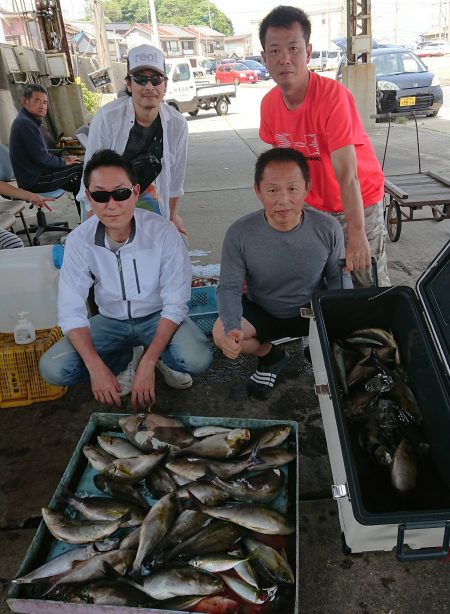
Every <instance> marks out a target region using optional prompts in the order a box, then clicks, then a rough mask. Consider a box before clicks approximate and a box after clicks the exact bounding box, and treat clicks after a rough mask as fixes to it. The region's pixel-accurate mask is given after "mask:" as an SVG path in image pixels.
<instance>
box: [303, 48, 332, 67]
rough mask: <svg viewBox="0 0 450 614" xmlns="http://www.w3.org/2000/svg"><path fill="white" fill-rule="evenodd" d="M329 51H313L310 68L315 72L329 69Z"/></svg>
mask: <svg viewBox="0 0 450 614" xmlns="http://www.w3.org/2000/svg"><path fill="white" fill-rule="evenodd" d="M327 57H328V51H316V50H313V51H312V53H311V57H310V59H309V63H308V68H309V70H312V72H315V71H316V70H326V68H327Z"/></svg>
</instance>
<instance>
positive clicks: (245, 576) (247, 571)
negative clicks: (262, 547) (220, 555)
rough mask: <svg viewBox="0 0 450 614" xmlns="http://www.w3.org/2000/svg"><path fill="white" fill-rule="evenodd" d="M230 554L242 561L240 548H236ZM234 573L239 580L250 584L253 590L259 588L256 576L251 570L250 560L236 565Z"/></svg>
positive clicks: (252, 569) (242, 556) (242, 555)
mask: <svg viewBox="0 0 450 614" xmlns="http://www.w3.org/2000/svg"><path fill="white" fill-rule="evenodd" d="M230 554H234V555H235V556H238V557H240V558H241V559H244V553H243V552H242V548H237V549H236V550H233V551H232V552H230ZM234 571H235V573H236V574H237V575H238V576H239V578H240V579H241V580H244V582H246V583H247V584H251V585H252V586H254V587H255V588H259V581H258V576H257V574H256V572H255V570H254V568H253V563H252V562H251V561H250V560H248V559H247V560H243V561H242V563H239V564H238V565H236V567H235V568H234Z"/></svg>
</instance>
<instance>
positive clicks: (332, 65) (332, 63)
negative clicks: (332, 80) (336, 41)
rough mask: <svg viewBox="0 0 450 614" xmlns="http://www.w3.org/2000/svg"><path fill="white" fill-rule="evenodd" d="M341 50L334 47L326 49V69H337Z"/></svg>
mask: <svg viewBox="0 0 450 614" xmlns="http://www.w3.org/2000/svg"><path fill="white" fill-rule="evenodd" d="M341 55H342V51H341V50H340V49H334V50H333V51H328V55H327V70H337V67H338V66H339V62H340V60H341Z"/></svg>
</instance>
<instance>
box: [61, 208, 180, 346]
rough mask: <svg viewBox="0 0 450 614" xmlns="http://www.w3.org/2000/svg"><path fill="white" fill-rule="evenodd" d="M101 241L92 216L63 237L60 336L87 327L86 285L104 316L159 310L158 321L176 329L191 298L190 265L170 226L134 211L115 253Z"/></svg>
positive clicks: (157, 217)
mask: <svg viewBox="0 0 450 614" xmlns="http://www.w3.org/2000/svg"><path fill="white" fill-rule="evenodd" d="M105 239H106V237H105V226H104V225H103V224H102V223H101V222H100V220H99V219H98V218H97V217H96V216H93V217H91V218H89V219H88V220H87V221H86V222H83V224H81V225H80V226H78V227H77V228H75V230H73V231H72V232H71V233H70V234H69V235H68V237H67V241H66V244H65V249H64V261H63V265H62V268H61V274H60V279H59V290H58V323H59V325H60V327H61V329H62V331H63V332H64V334H67V332H68V331H70V330H72V329H73V328H83V327H89V320H88V317H87V309H86V299H87V296H88V293H89V288H90V287H91V286H92V285H94V292H95V302H96V303H97V305H98V308H99V311H100V313H101V314H102V315H104V316H107V317H109V318H116V319H118V320H127V319H130V318H140V317H143V316H147V315H150V314H152V313H155V312H157V311H160V310H161V317H164V318H167V319H168V320H171V321H172V322H175V323H176V324H181V322H182V321H183V320H184V319H185V317H186V315H187V313H188V308H187V302H188V300H189V299H190V297H191V280H192V265H191V263H190V260H189V254H188V252H187V249H186V246H185V244H184V242H183V240H182V238H181V236H180V234H179V232H178V231H177V229H176V227H175V226H174V224H172V223H171V222H169V221H167V220H165V219H164V218H162V217H161V216H160V215H157V214H155V213H151V212H149V211H144V210H142V209H136V210H135V212H134V218H133V220H132V230H131V234H130V237H129V238H128V241H127V242H126V243H125V244H124V245H123V246H122V247H120V248H119V249H118V250H117V252H114V251H112V250H111V249H109V247H108V243H107V242H106V240H105Z"/></svg>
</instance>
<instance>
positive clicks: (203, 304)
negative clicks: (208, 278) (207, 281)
mask: <svg viewBox="0 0 450 614" xmlns="http://www.w3.org/2000/svg"><path fill="white" fill-rule="evenodd" d="M188 307H189V317H190V318H191V320H192V321H193V322H195V324H197V326H198V327H199V328H201V329H202V331H203V332H204V333H205V335H210V334H211V333H212V329H213V326H214V322H215V321H216V320H217V316H218V313H217V286H200V287H199V288H192V290H191V300H190V301H189V303H188Z"/></svg>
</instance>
